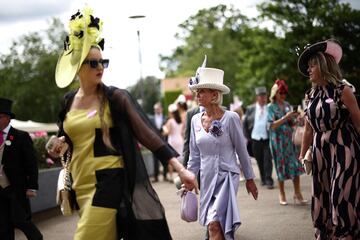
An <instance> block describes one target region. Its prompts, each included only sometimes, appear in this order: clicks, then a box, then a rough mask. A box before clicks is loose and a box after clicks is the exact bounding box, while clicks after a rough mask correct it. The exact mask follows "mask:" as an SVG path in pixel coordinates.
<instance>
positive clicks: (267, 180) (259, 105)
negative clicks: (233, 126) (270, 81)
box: [243, 87, 274, 189]
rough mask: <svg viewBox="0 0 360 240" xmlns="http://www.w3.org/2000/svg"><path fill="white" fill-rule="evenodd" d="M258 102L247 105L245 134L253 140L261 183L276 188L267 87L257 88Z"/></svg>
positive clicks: (269, 187) (253, 149) (244, 123)
mask: <svg viewBox="0 0 360 240" xmlns="http://www.w3.org/2000/svg"><path fill="white" fill-rule="evenodd" d="M255 94H256V103H255V104H252V105H250V106H249V107H247V110H246V113H245V117H244V121H243V125H244V134H245V137H246V138H247V140H248V141H250V142H251V147H252V152H253V155H254V157H255V159H256V162H257V165H258V167H259V172H260V180H261V185H263V186H264V185H266V186H267V188H268V189H273V188H274V181H273V179H272V168H273V166H272V159H271V152H270V147H269V134H268V130H267V126H266V125H267V99H268V97H267V93H266V88H265V87H257V88H255Z"/></svg>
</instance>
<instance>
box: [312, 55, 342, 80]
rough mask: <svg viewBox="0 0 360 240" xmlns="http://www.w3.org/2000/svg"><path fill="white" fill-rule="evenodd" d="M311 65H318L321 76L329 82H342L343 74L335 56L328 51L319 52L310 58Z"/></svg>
mask: <svg viewBox="0 0 360 240" xmlns="http://www.w3.org/2000/svg"><path fill="white" fill-rule="evenodd" d="M308 63H309V65H317V66H318V67H319V71H320V74H321V77H322V78H323V79H324V80H326V81H327V82H329V83H332V84H334V85H338V84H339V83H340V82H341V79H342V74H341V70H340V67H339V65H338V64H337V63H336V61H335V58H334V57H333V56H331V55H329V54H327V53H322V52H317V53H315V54H314V55H312V56H311V57H310V59H309V62H308Z"/></svg>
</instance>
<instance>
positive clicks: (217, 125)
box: [209, 120, 223, 137]
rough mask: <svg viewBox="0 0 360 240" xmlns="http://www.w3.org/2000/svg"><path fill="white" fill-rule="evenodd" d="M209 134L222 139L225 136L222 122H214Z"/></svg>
mask: <svg viewBox="0 0 360 240" xmlns="http://www.w3.org/2000/svg"><path fill="white" fill-rule="evenodd" d="M209 132H210V133H211V134H212V135H213V136H214V137H220V136H221V135H222V134H223V130H222V125H221V122H220V121H219V120H214V121H212V122H211V126H210V128H209Z"/></svg>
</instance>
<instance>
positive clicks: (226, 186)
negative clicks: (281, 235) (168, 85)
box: [187, 67, 258, 239]
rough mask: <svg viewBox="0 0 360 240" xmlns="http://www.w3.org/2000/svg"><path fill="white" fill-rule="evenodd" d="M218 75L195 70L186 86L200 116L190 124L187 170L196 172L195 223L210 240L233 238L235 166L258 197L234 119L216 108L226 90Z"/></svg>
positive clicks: (219, 72)
mask: <svg viewBox="0 0 360 240" xmlns="http://www.w3.org/2000/svg"><path fill="white" fill-rule="evenodd" d="M223 75H224V72H223V71H222V70H220V69H215V68H205V67H200V68H198V70H197V73H196V77H194V78H191V79H190V85H189V88H190V89H191V90H192V91H196V97H197V100H198V103H199V105H200V106H203V107H204V108H205V111H204V112H201V113H198V114H196V115H194V116H193V118H192V120H191V133H190V158H189V162H188V165H187V167H188V170H190V171H192V172H193V173H194V174H197V173H198V172H199V171H200V184H201V185H200V189H201V193H200V211H199V222H200V224H201V225H203V226H207V228H208V231H209V237H210V239H234V235H235V231H236V229H237V228H238V227H239V226H240V224H241V221H240V214H239V209H238V206H237V199H236V194H237V190H238V186H239V176H240V164H241V168H242V171H243V173H244V176H245V178H246V188H247V191H248V192H249V193H251V194H252V195H253V197H254V199H257V196H258V192H257V188H256V185H255V182H254V180H253V179H254V178H255V175H254V172H253V169H252V166H251V163H250V157H249V155H248V152H247V150H246V140H245V138H244V136H243V133H242V126H241V123H240V119H239V115H238V114H237V113H235V112H230V111H225V110H224V109H223V108H222V107H221V105H220V104H221V102H222V94H226V93H229V91H230V89H229V88H228V87H227V86H225V85H223ZM237 156H238V157H237ZM237 159H239V162H240V164H239V162H238V161H237Z"/></svg>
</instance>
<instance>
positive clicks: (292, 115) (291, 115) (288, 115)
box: [283, 111, 299, 120]
mask: <svg viewBox="0 0 360 240" xmlns="http://www.w3.org/2000/svg"><path fill="white" fill-rule="evenodd" d="M298 116H299V113H298V112H293V111H291V112H287V113H286V114H285V116H284V117H283V118H285V119H286V120H288V119H292V118H297V117H298Z"/></svg>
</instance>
